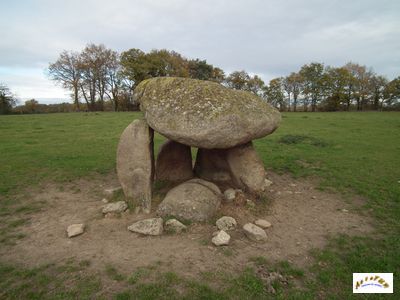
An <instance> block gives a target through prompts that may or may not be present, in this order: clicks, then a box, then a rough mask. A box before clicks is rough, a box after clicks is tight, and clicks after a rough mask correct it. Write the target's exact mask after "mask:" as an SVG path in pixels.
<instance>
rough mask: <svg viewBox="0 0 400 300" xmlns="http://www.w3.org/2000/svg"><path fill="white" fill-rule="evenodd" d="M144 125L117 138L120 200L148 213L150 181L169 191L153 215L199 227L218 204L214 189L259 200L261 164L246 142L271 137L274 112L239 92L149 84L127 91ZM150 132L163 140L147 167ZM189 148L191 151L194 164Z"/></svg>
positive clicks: (206, 85) (196, 84) (158, 81)
mask: <svg viewBox="0 0 400 300" xmlns="http://www.w3.org/2000/svg"><path fill="white" fill-rule="evenodd" d="M134 97H135V99H136V100H137V101H138V102H139V103H140V108H141V110H142V111H143V113H144V119H140V120H134V121H133V122H132V123H131V124H130V125H129V126H128V127H127V128H126V129H125V130H124V132H123V133H122V135H121V138H120V141H119V144H118V150H117V174H118V179H119V181H120V183H121V186H122V189H123V191H124V194H125V197H126V198H127V199H128V201H129V202H131V203H132V204H133V205H135V206H138V207H141V209H142V210H143V212H146V213H149V212H150V210H151V202H152V186H153V182H154V180H157V181H162V182H166V183H170V184H171V186H174V187H173V188H172V189H171V190H169V192H168V193H167V194H166V196H165V198H164V200H163V201H162V202H161V203H160V204H159V206H158V208H157V213H158V214H159V215H160V216H164V217H165V216H174V217H176V218H177V219H178V220H188V221H195V222H202V221H207V220H210V219H211V218H212V217H213V216H214V215H215V213H216V212H217V210H218V208H219V206H220V201H221V198H222V197H221V190H220V188H221V187H233V188H237V189H241V190H243V191H245V192H246V193H249V194H255V195H257V194H260V193H262V191H263V190H264V188H265V179H266V178H265V177H266V173H265V169H264V165H263V162H262V161H261V159H260V157H259V156H258V154H257V152H256V151H255V149H254V147H253V143H252V140H254V139H258V138H261V137H264V136H267V135H269V134H271V133H272V132H274V130H275V129H276V128H277V127H278V125H279V122H280V120H281V116H280V113H279V112H278V111H277V110H276V109H275V108H273V107H272V106H270V105H269V104H268V103H267V102H266V101H265V100H263V99H261V98H259V97H258V96H256V95H254V94H252V93H250V92H245V91H238V90H233V89H229V88H226V87H224V86H223V85H221V84H219V83H216V82H210V81H203V80H196V79H188V78H178V77H157V78H152V79H147V80H144V81H142V82H141V83H140V84H139V85H138V86H137V87H136V89H135V91H134ZM154 131H156V132H158V133H159V134H161V135H163V136H165V137H166V138H167V141H166V142H165V143H164V144H163V145H162V146H161V147H160V150H159V152H158V155H157V159H156V160H154V150H153V149H154V142H153V140H154V139H153V138H154ZM192 147H193V148H197V149H198V150H197V156H196V158H195V162H194V163H193V161H192Z"/></svg>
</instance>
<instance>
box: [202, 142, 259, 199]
mask: <svg viewBox="0 0 400 300" xmlns="http://www.w3.org/2000/svg"><path fill="white" fill-rule="evenodd" d="M194 172H195V174H196V175H197V176H199V177H200V178H203V179H206V180H210V181H213V182H219V183H225V184H230V185H233V186H235V187H238V188H241V189H243V190H246V191H248V192H250V193H256V194H258V193H260V192H262V191H264V190H265V169H264V164H263V162H262V160H261V159H260V157H259V156H258V154H257V152H256V150H255V149H254V147H253V144H252V143H251V142H249V143H247V144H244V145H239V146H236V147H232V148H229V149H199V150H198V152H197V157H196V164H195V167H194Z"/></svg>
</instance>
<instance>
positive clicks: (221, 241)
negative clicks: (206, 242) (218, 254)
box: [211, 230, 231, 246]
mask: <svg viewBox="0 0 400 300" xmlns="http://www.w3.org/2000/svg"><path fill="white" fill-rule="evenodd" d="M230 240H231V236H230V235H229V234H227V233H226V232H225V231H224V230H220V231H218V233H217V234H216V235H215V236H214V237H213V238H212V239H211V242H212V243H213V244H214V245H215V246H224V245H228V244H229V241H230Z"/></svg>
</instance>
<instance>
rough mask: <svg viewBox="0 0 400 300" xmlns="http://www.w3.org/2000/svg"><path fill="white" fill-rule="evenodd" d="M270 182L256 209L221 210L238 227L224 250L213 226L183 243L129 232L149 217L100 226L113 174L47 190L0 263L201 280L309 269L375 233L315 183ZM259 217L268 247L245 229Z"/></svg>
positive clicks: (196, 228) (195, 227)
mask: <svg viewBox="0 0 400 300" xmlns="http://www.w3.org/2000/svg"><path fill="white" fill-rule="evenodd" d="M268 178H269V179H270V180H272V181H273V184H272V185H271V186H270V187H269V190H268V192H267V195H266V199H264V202H263V203H257V204H256V207H255V208H249V207H248V206H236V205H234V204H229V205H223V206H222V208H221V215H223V214H225V215H230V216H233V217H235V218H236V219H237V221H238V224H239V226H238V228H237V229H236V230H235V231H232V232H230V234H231V236H232V239H231V241H232V242H231V244H230V245H229V246H227V247H222V248H216V247H214V246H212V245H211V243H210V241H211V237H212V233H213V232H214V231H215V230H216V227H215V226H213V225H211V224H203V225H200V224H192V225H190V227H189V230H188V231H187V232H186V233H183V234H180V235H163V236H160V237H143V236H139V235H136V234H134V233H132V232H129V231H128V230H127V226H129V225H131V224H132V223H133V222H135V221H137V220H141V219H144V218H147V217H149V215H142V214H139V215H136V214H133V213H124V214H123V215H122V216H121V217H120V218H103V216H102V214H101V208H102V206H103V205H104V204H103V203H102V201H101V200H102V198H103V197H102V195H101V192H102V191H103V190H104V188H108V187H113V186H116V185H117V180H116V176H115V175H114V174H112V175H110V176H107V177H104V178H101V179H96V180H91V181H87V180H80V181H76V182H73V183H69V184H67V185H64V186H60V185H56V184H49V185H47V186H45V187H43V191H42V192H40V193H37V194H34V195H32V200H34V201H45V202H46V203H47V204H46V206H45V207H44V208H43V209H42V210H41V211H40V212H38V213H34V214H32V215H31V221H30V222H29V223H28V224H26V225H23V226H22V227H19V230H20V231H21V232H23V233H25V234H26V238H24V239H22V240H20V241H18V242H17V244H16V245H15V246H10V247H6V248H2V249H0V256H1V257H2V259H3V260H6V261H12V262H16V263H21V264H23V265H26V266H29V267H33V266H38V265H42V264H46V263H62V262H65V261H67V260H68V259H71V258H72V259H77V260H79V261H81V260H89V261H90V262H91V265H90V268H92V269H94V270H96V271H99V272H104V269H105V267H106V266H107V265H112V266H114V267H115V268H116V269H118V271H119V272H121V273H125V274H130V273H132V272H133V271H134V270H136V269H137V268H139V267H147V266H149V265H154V264H158V265H164V266H165V268H166V269H168V270H173V271H176V272H179V273H180V274H182V275H186V276H197V275H198V274H199V273H200V272H201V271H213V270H217V269H223V270H225V271H226V270H232V271H235V270H240V269H242V268H243V266H244V265H246V264H247V263H248V261H249V258H251V257H259V256H263V257H265V258H267V259H268V261H271V262H274V261H280V260H288V261H289V262H292V263H293V264H295V265H297V266H300V267H303V266H306V265H307V264H309V263H310V261H311V257H310V256H309V251H310V250H311V249H313V248H322V247H324V246H325V244H326V242H327V237H328V236H329V235H336V234H338V233H345V234H349V235H363V234H366V233H368V232H370V231H371V230H372V226H371V225H370V220H369V219H368V218H366V217H362V216H361V215H359V214H357V213H356V211H357V208H356V207H355V206H354V205H353V204H352V203H349V202H348V201H347V202H346V201H344V200H343V199H342V198H341V197H340V196H339V195H338V194H333V193H327V192H322V191H319V190H317V189H316V188H315V186H314V184H313V183H312V182H311V181H310V180H303V179H302V180H294V179H293V178H291V177H290V176H288V175H284V176H279V175H276V174H273V173H269V176H268ZM357 203H359V201H357ZM151 215H154V213H153V214H151ZM260 217H261V218H264V219H266V220H268V221H270V222H271V223H272V224H273V226H272V227H271V228H269V229H267V235H268V241H267V242H265V243H254V242H251V241H249V240H248V239H247V238H246V237H245V236H244V234H243V232H242V230H241V228H242V226H243V225H244V224H245V223H247V222H254V221H255V219H257V218H260ZM82 222H83V223H85V224H86V231H85V233H84V234H83V235H81V236H78V237H75V238H72V239H69V238H67V236H66V228H67V227H68V225H70V224H73V223H82Z"/></svg>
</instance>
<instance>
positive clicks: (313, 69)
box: [300, 62, 324, 111]
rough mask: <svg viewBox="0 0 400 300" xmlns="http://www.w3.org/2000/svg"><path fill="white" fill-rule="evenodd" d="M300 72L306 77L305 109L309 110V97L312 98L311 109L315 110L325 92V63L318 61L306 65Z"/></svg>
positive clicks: (304, 90) (304, 89)
mask: <svg viewBox="0 0 400 300" xmlns="http://www.w3.org/2000/svg"><path fill="white" fill-rule="evenodd" d="M300 74H301V76H302V77H303V79H304V81H303V84H304V88H303V92H304V94H305V102H304V108H305V110H307V106H308V98H310V99H311V110H312V111H315V110H316V108H317V104H318V102H319V101H320V100H321V96H322V94H323V86H324V85H323V74H324V65H323V64H321V63H316V62H313V63H310V64H308V65H304V66H302V67H301V69H300Z"/></svg>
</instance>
